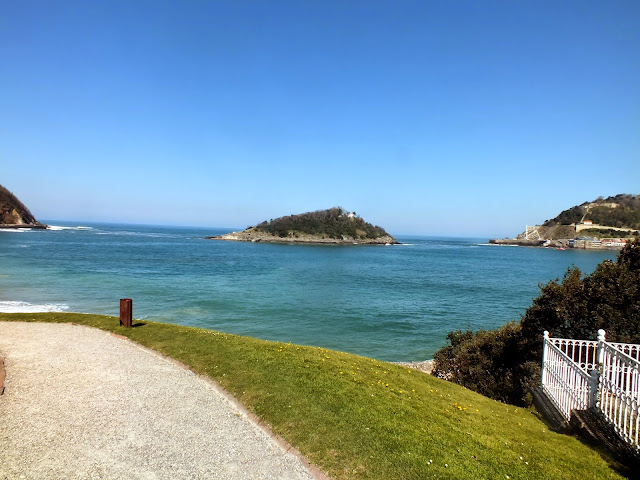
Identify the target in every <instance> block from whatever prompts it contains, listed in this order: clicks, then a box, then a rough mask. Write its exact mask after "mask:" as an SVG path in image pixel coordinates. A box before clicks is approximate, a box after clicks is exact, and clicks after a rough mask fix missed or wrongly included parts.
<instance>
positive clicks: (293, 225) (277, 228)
mask: <svg viewBox="0 0 640 480" xmlns="http://www.w3.org/2000/svg"><path fill="white" fill-rule="evenodd" d="M255 228H256V229H257V230H262V231H263V232H267V233H270V234H272V235H276V236H279V237H286V236H288V235H289V234H290V233H295V232H299V233H306V234H309V235H318V236H325V237H327V238H336V239H341V238H342V237H343V236H345V237H352V238H362V239H364V238H378V237H383V236H386V235H388V233H387V232H385V231H384V229H383V228H381V227H378V226H374V225H371V224H370V223H367V222H365V221H364V220H363V219H362V218H360V217H358V216H356V215H355V212H354V213H349V212H347V211H346V210H344V209H342V208H341V207H333V208H329V209H327V210H317V211H315V212H308V213H302V214H299V215H289V216H286V217H280V218H276V219H275V220H270V221H268V222H267V221H264V222H262V223H260V224H259V225H256V227H255Z"/></svg>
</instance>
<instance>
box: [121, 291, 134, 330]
mask: <svg viewBox="0 0 640 480" xmlns="http://www.w3.org/2000/svg"><path fill="white" fill-rule="evenodd" d="M132 319H133V300H131V299H130V298H121V299H120V326H122V327H131V320H132Z"/></svg>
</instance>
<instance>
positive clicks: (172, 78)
mask: <svg viewBox="0 0 640 480" xmlns="http://www.w3.org/2000/svg"><path fill="white" fill-rule="evenodd" d="M0 167H1V172H2V175H1V176H0V183H2V184H3V185H4V186H6V187H7V188H9V189H10V190H12V191H13V192H14V193H15V194H16V195H18V197H19V198H20V199H21V200H23V202H24V203H25V204H27V206H29V207H30V209H31V210H32V211H33V213H34V214H35V215H36V216H37V217H38V218H42V219H59V220H74V221H76V220H77V221H91V220H93V221H113V222H127V223H148V224H173V225H203V226H211V227H241V228H244V227H246V226H248V225H251V224H256V223H258V222H260V221H262V220H264V219H269V218H275V217H278V216H281V215H288V214H291V213H300V212H305V211H310V210H317V209H322V208H328V207H331V206H337V205H340V206H342V207H344V208H346V209H349V210H355V211H356V212H357V213H358V214H360V215H362V216H363V217H364V218H365V219H366V220H368V221H371V222H372V223H375V224H378V225H381V226H383V227H385V228H386V229H387V230H388V231H390V232H391V233H395V234H422V235H466V236H487V237H490V236H505V235H515V234H517V233H519V232H520V231H522V230H524V225H525V224H527V223H528V224H534V223H539V222H542V221H544V220H545V219H547V218H550V217H553V216H555V215H556V214H557V213H559V212H560V211H561V210H562V209H564V208H568V207H570V206H573V205H575V204H578V203H582V202H583V201H587V200H593V199H595V198H596V197H598V196H599V195H603V196H608V195H615V194H617V193H634V194H639V193H640V2H638V1H636V0H630V1H615V0H614V1H609V2H602V1H590V0H577V1H570V0H565V1H514V2H505V1H495V2H494V1H479V0H473V1H462V0H459V1H446V2H443V1H427V0H416V1H411V0H394V1H376V0H369V1H348V0H341V1H330V0H323V1H311V0H305V1H297V0H295V1H276V0H274V1H257V0H256V1H241V0H234V1H195V0H192V1H177V0H176V1H155V0H154V1H142V0H126V1H125V0H123V1H117V0H110V1H58V0H47V1H30V0H26V1H21V2H5V4H4V6H3V9H2V13H1V14H0Z"/></svg>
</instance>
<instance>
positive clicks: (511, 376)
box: [434, 238, 640, 405]
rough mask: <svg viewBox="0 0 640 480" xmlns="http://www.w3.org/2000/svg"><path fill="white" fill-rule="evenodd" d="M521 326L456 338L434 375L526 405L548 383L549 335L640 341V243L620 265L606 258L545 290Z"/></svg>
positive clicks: (440, 357) (625, 253) (633, 244)
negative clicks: (602, 334)
mask: <svg viewBox="0 0 640 480" xmlns="http://www.w3.org/2000/svg"><path fill="white" fill-rule="evenodd" d="M540 290H541V292H540V295H539V296H538V298H536V299H535V300H534V301H533V304H532V305H531V307H529V308H528V309H527V311H526V313H525V315H524V316H523V317H522V319H521V320H520V322H518V323H509V324H507V325H505V326H504V327H502V328H499V329H497V330H490V331H484V330H480V331H478V332H475V333H474V332H471V331H467V332H460V331H457V332H451V333H449V335H447V339H448V341H449V345H448V346H447V347H445V348H442V349H441V350H439V351H438V352H437V353H436V355H435V357H434V373H435V374H436V375H438V376H439V377H441V378H445V379H448V380H451V381H453V382H455V383H458V384H460V385H464V386H465V387H467V388H470V389H472V390H475V391H477V392H479V393H482V394H483V395H486V396H488V397H491V398H494V399H496V400H501V401H504V402H509V403H514V404H517V405H524V404H526V402H527V393H528V391H529V389H530V388H531V387H532V386H535V385H538V384H539V381H540V370H541V362H542V334H543V332H544V331H545V330H548V331H549V332H550V334H551V336H552V337H562V338H578V339H595V338H596V335H597V331H598V329H601V328H602V329H604V330H606V331H607V339H608V340H610V341H617V342H625V343H640V239H638V238H636V239H635V240H634V241H632V242H629V243H628V244H627V245H626V246H625V247H624V248H623V249H622V250H621V251H620V253H619V255H618V258H617V260H616V261H615V262H612V261H609V260H605V261H604V262H602V263H601V264H599V265H598V266H597V267H596V269H595V271H594V272H593V273H592V274H591V275H587V276H585V277H583V276H582V274H581V272H580V270H579V269H578V268H576V267H573V268H570V269H569V270H567V273H566V274H565V275H564V278H563V280H562V282H561V283H558V280H553V281H551V282H549V283H548V284H546V285H544V286H541V288H540Z"/></svg>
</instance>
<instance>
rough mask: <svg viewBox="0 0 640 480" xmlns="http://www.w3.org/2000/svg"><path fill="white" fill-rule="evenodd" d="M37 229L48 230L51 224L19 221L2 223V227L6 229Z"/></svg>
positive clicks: (0, 226) (0, 227)
mask: <svg viewBox="0 0 640 480" xmlns="http://www.w3.org/2000/svg"><path fill="white" fill-rule="evenodd" d="M22 228H24V229H27V228H29V229H35V230H47V229H48V228H49V225H44V224H42V223H17V224H10V223H3V224H1V225H0V229H4V230H15V229H22Z"/></svg>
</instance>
